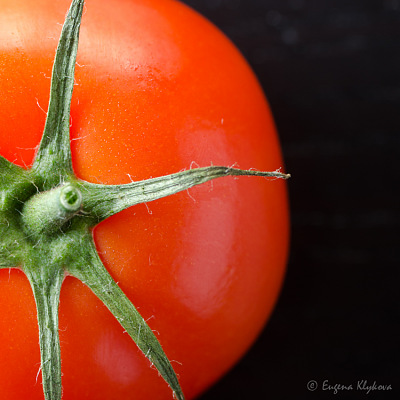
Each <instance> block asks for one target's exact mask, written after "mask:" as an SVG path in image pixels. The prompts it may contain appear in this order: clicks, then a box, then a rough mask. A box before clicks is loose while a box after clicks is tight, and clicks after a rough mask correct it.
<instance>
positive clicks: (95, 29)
mask: <svg viewBox="0 0 400 400" xmlns="http://www.w3.org/2000/svg"><path fill="white" fill-rule="evenodd" d="M68 6H69V1H68V0H59V1H56V2H54V1H51V0H40V1H37V2H30V1H28V0H24V1H23V0H19V1H15V0H14V1H11V0H1V1H0V10H1V11H0V26H3V27H5V28H4V29H3V30H1V31H0V46H1V47H0V74H1V76H2V79H1V80H0V90H1V93H2V94H3V95H2V96H1V97H0V120H1V121H2V128H1V131H0V153H1V154H2V155H3V156H5V157H6V158H8V159H9V160H10V161H13V162H15V163H17V164H19V165H22V166H24V165H26V166H29V165H30V164H31V163H32V160H33V157H34V149H35V147H36V146H37V145H38V143H39V141H40V138H41V135H42V130H43V126H44V121H45V112H44V111H43V110H45V109H46V107H47V102H48V92H49V84H50V79H49V77H50V74H51V66H52V62H53V57H54V51H55V48H56V45H57V39H58V36H59V33H60V30H61V23H62V22H63V19H64V16H65V12H66V10H67V9H68ZM79 46H80V47H79V52H78V65H77V67H76V86H75V89H74V97H73V102H72V105H71V137H72V156H73V164H74V170H75V173H76V174H77V176H78V177H80V178H82V179H85V180H88V181H92V182H102V183H108V184H111V183H126V182H129V181H130V180H131V179H134V180H139V179H145V178H149V177H151V176H153V177H155V176H159V175H165V174H169V173H172V172H177V171H179V170H181V169H184V168H186V169H187V168H190V167H196V166H207V165H211V164H213V165H235V164H236V165H238V166H239V167H241V168H257V169H260V170H275V169H277V168H279V167H281V166H282V164H283V163H282V158H281V153H280V148H279V143H278V140H277V135H276V132H275V127H274V123H273V120H272V117H271V113H270V111H269V107H268V104H267V102H266V100H265V98H264V95H263V93H262V90H261V88H260V86H259V84H258V82H257V80H256V78H255V77H254V75H253V73H252V72H251V70H250V69H249V67H248V65H247V63H246V62H245V61H244V60H243V58H242V56H241V55H240V54H239V53H238V51H237V50H236V49H235V48H234V46H233V45H232V44H231V43H230V42H229V41H228V40H227V39H226V38H225V37H224V36H223V35H222V34H221V33H220V32H219V31H218V30H217V29H216V28H214V27H213V26H212V25H211V24H210V23H209V22H207V21H206V20H205V19H204V18H202V17H200V16H199V15H198V14H196V13H195V12H193V11H191V10H190V9H189V8H187V7H186V6H184V5H182V4H180V3H178V2H175V1H166V0H114V1H113V2H110V1H107V0H96V2H94V1H91V0H88V1H87V4H86V11H85V14H84V17H83V20H82V28H81V40H80V45H79ZM94 236H95V240H96V245H97V247H98V250H99V254H100V256H101V258H102V260H103V262H104V264H105V265H106V267H107V268H108V269H109V270H110V272H111V273H112V275H113V277H114V278H115V280H116V281H117V282H118V283H119V284H120V286H121V288H122V289H123V290H124V292H125V293H126V294H127V295H128V297H129V298H130V299H131V300H132V302H133V303H134V304H135V306H136V307H137V308H138V309H139V311H140V312H141V314H142V315H143V316H144V318H145V319H149V321H148V323H149V325H150V327H151V328H152V329H154V330H155V331H157V332H158V333H159V335H158V338H159V340H160V342H161V344H162V346H163V348H164V350H165V352H166V354H167V355H168V357H169V358H170V359H171V360H172V364H173V366H174V368H175V370H176V372H177V374H178V376H179V377H180V381H181V384H182V388H183V391H184V393H185V395H186V397H187V398H193V397H195V396H196V395H198V394H199V393H201V392H202V391H204V390H205V389H206V388H207V387H208V386H210V385H211V384H212V383H213V382H214V381H215V380H217V379H218V378H219V377H220V376H221V375H222V374H223V373H224V372H226V371H227V369H229V368H230V367H231V366H232V365H233V363H234V362H235V361H237V359H238V358H239V357H240V356H241V355H242V354H243V353H244V352H245V351H246V349H247V348H248V347H249V346H250V345H251V343H252V342H253V340H254V339H255V337H256V336H257V334H258V333H259V331H260V330H261V329H262V327H263V325H264V323H265V321H266V320H267V318H268V316H269V314H270V312H271V310H272V308H273V305H274V303H275V301H276V298H277V295H278V292H279V289H280V286H281V282H282V278H283V274H284V268H285V263H286V257H287V247H288V207H287V194H286V186H285V184H284V182H282V181H268V182H267V181H265V180H264V179H260V178H240V179H233V178H224V179H219V180H217V181H215V182H212V183H208V184H205V185H203V186H200V187H196V188H193V189H190V190H189V191H188V192H183V193H179V194H176V195H174V196H171V197H168V198H165V199H161V200H157V201H155V202H152V203H149V204H148V207H146V206H144V205H138V206H135V207H132V208H130V209H128V210H126V211H124V212H122V213H120V214H118V215H116V216H113V217H111V218H109V219H108V220H106V221H104V222H103V223H101V224H100V225H99V226H98V227H96V228H95V230H94ZM0 286H1V288H0V304H1V307H2V314H3V315H5V316H7V317H6V318H2V319H0V332H1V333H0V335H1V336H0V343H1V344H0V352H1V354H2V357H1V360H0V376H1V377H2V379H1V382H2V383H0V398H5V399H9V400H14V399H18V400H19V399H21V398H29V399H32V400H36V399H43V393H42V388H41V385H40V377H39V378H37V373H38V370H39V362H40V357H39V347H38V333H37V323H36V312H35V306H34V301H33V296H32V295H31V293H30V288H29V285H28V282H27V281H26V279H25V278H24V276H23V275H22V273H21V272H20V271H14V270H13V271H11V272H9V271H8V270H7V271H5V270H0ZM60 340H61V351H62V370H63V388H64V391H63V398H64V399H65V400H77V399H91V400H110V399H127V400H129V399H149V398H152V399H164V398H165V399H170V398H171V392H170V389H169V388H168V387H167V385H166V384H165V382H164V381H163V380H162V379H161V378H160V377H159V376H158V374H157V371H155V370H154V369H152V368H150V367H149V362H148V361H147V360H146V359H145V357H144V356H143V355H142V354H141V353H140V351H139V350H138V349H137V347H136V345H135V344H134V343H133V342H132V340H131V339H130V338H129V336H128V335H127V334H124V333H123V329H122V328H121V327H120V325H119V324H118V322H117V321H116V320H115V319H114V318H113V316H112V315H111V314H110V313H109V312H108V310H107V309H106V308H105V307H104V306H103V305H102V304H101V302H100V301H99V300H97V298H96V297H95V296H94V295H93V294H92V293H91V292H90V291H89V290H88V289H86V287H85V286H84V285H83V284H82V283H80V282H78V281H76V280H75V279H72V278H69V277H67V278H66V281H65V283H64V286H63V289H62V292H61V305H60ZM10 360H11V361H10Z"/></svg>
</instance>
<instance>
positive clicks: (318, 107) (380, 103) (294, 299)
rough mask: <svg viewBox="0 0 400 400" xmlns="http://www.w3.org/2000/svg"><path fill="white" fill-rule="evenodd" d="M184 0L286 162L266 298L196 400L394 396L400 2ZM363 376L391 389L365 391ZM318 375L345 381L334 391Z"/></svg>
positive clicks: (397, 377) (399, 371)
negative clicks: (282, 267) (273, 292)
mask: <svg viewBox="0 0 400 400" xmlns="http://www.w3.org/2000/svg"><path fill="white" fill-rule="evenodd" d="M184 3H186V4H188V5H190V6H192V7H193V8H195V9H196V10H198V11H200V12H201V13H202V14H203V15H205V16H206V17H207V18H208V19H210V20H211V21H213V22H214V23H215V24H216V25H217V26H218V27H219V28H220V29H222V31H224V32H225V33H226V34H227V35H228V36H229V37H230V38H231V40H232V41H233V42H234V43H235V44H236V45H237V46H238V47H239V49H240V50H241V51H242V53H243V54H244V55H245V57H246V58H247V59H248V61H249V63H250V64H251V66H252V67H253V69H254V70H255V72H256V74H257V75H258V77H259V80H260V82H261V84H262V86H263V88H264V90H265V92H266V94H267V97H268V99H269V102H270V104H271V107H272V110H273V113H274V116H275V120H276V123H277V126H278V130H279V133H280V137H281V142H282V146H283V152H284V156H285V162H286V169H287V171H288V172H290V173H291V174H292V179H291V180H290V182H289V188H290V202H291V215H292V244H291V255H290V260H289V265H288V272H287V278H286V281H285V285H284V288H283V291H282V295H281V297H280V299H279V303H278V305H277V308H276V310H275V312H274V314H273V316H272V318H271V320H270V322H269V323H268V325H267V327H266V329H265V330H264V332H263V333H262V335H261V337H260V338H259V340H258V341H257V343H256V344H255V346H254V347H253V348H252V349H251V351H250V352H249V353H248V354H247V355H246V357H245V358H244V359H243V360H242V361H241V362H240V363H239V364H238V365H237V366H236V367H235V368H234V369H233V370H232V371H231V372H230V373H229V374H228V375H227V376H226V377H225V378H224V379H222V380H221V381H220V382H219V383H218V384H217V385H216V386H214V387H213V388H212V389H210V391H209V392H207V393H206V394H204V395H203V397H201V400H213V399H232V400H238V399H251V398H254V399H320V398H332V399H333V398H340V399H343V398H345V399H348V398H351V399H358V398H360V399H361V398H373V399H394V398H400V397H398V396H399V387H400V361H399V359H400V351H399V349H400V344H399V338H400V335H399V323H400V322H399V321H400V319H399V305H400V304H399V289H398V286H399V282H400V280H399V257H398V252H397V250H398V244H399V235H398V228H399V220H400V215H399V214H400V213H399V206H398V200H396V197H397V195H398V194H399V193H398V192H399V179H398V173H399V172H400V171H399V167H398V161H399V156H400V154H399V153H400V151H399V148H400V146H399V131H398V127H399V123H398V121H399V115H400V77H399V76H400V44H399V42H400V0H382V1H372V0H336V1H335V0H241V1H240V0H186V1H184ZM310 380H315V381H316V382H317V384H318V388H317V389H316V390H315V391H309V390H307V383H308V382H309V381H310ZM361 380H367V382H368V385H372V384H373V382H374V381H375V382H376V384H377V385H391V386H392V390H391V391H377V390H375V391H372V392H370V393H369V395H367V394H366V392H365V391H364V392H363V391H361V390H357V382H358V381H361ZM324 381H327V384H329V385H331V386H333V385H335V384H339V385H345V386H348V385H352V386H353V390H351V391H346V390H339V393H338V394H337V395H335V394H334V392H333V390H323V387H322V385H323V382H324ZM325 388H326V386H325ZM366 396H367V397H366Z"/></svg>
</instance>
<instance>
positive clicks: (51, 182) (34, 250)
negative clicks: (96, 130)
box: [0, 0, 289, 400]
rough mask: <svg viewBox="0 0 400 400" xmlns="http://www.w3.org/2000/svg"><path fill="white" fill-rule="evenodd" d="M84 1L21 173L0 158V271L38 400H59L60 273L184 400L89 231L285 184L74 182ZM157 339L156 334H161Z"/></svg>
mask: <svg viewBox="0 0 400 400" xmlns="http://www.w3.org/2000/svg"><path fill="white" fill-rule="evenodd" d="M83 3H84V1H83V0H73V1H72V4H71V7H70V10H69V12H68V14H67V17H66V20H65V23H64V26H63V29H62V33H61V37H60V41H59V45H58V49H57V53H56V57H55V62H54V67H53V74H52V80H51V93H50V102H49V108H48V114H47V119H46V125H45V128H44V133H43V137H42V140H41V143H40V145H39V148H38V151H37V154H36V157H35V160H34V163H33V166H32V168H31V169H28V170H25V169H23V168H20V167H18V166H16V165H14V164H12V163H11V162H9V161H7V160H6V159H5V158H3V157H2V156H0V268H13V267H18V268H21V269H22V270H23V271H24V272H25V274H26V275H27V277H28V279H29V281H30V283H31V286H32V290H33V294H34V297H35V301H36V305H37V315H38V325H39V337H40V350H41V371H42V380H43V390H44V398H45V399H46V400H59V399H61V393H62V383H61V352H60V343H59V336H58V307H59V296H60V290H61V285H62V283H63V280H64V277H65V276H66V275H72V276H74V277H76V278H78V279H80V280H81V281H82V282H84V283H85V284H86V285H87V286H88V287H89V288H90V289H91V290H92V291H93V292H94V293H95V294H96V295H97V296H98V297H99V299H100V300H101V301H102V302H103V303H104V304H105V305H106V306H107V307H108V309H109V310H110V311H111V312H112V314H113V315H114V316H115V318H116V319H117V320H118V321H119V322H120V324H121V325H122V326H123V327H124V329H125V330H126V332H127V333H128V334H129V335H130V336H131V338H132V339H133V340H134V341H135V343H136V344H137V346H138V347H139V348H140V349H141V350H142V352H143V353H144V354H145V356H146V357H147V358H148V359H149V360H150V361H151V363H152V364H153V365H154V366H155V367H156V369H157V370H158V372H159V373H160V375H161V376H162V377H163V378H164V380H165V381H166V382H167V383H168V385H169V386H170V387H171V389H172V391H173V393H174V395H175V396H176V398H177V399H184V396H183V393H182V390H181V387H180V385H179V382H178V379H177V377H176V374H175V372H174V370H173V368H172V366H171V364H170V362H169V360H168V357H167V356H166V354H165V353H164V351H163V349H162V347H161V345H160V343H159V341H158V339H157V338H156V337H155V336H154V334H153V332H152V330H151V329H150V327H149V326H148V325H147V323H146V322H145V321H144V319H143V318H142V317H141V315H140V314H139V313H138V311H137V310H136V308H135V307H134V305H133V304H132V303H131V302H130V300H129V299H128V298H127V297H126V295H125V294H124V293H123V292H122V290H121V289H120V288H119V286H118V285H117V283H116V282H115V281H114V280H113V278H112V277H111V275H110V274H109V273H108V271H107V270H106V268H105V267H104V265H103V264H102V262H101V260H100V258H99V256H98V254H97V251H96V248H95V245H94V242H93V237H92V233H91V231H92V228H93V227H94V226H95V225H96V224H98V223H99V222H101V221H103V220H104V219H106V218H108V217H110V216H112V215H114V214H116V213H118V212H119V211H122V210H124V209H126V208H128V207H131V206H133V205H135V204H139V203H146V202H149V201H152V200H156V199H159V198H162V197H165V196H169V195H171V194H174V193H177V192H180V191H183V190H186V189H188V188H190V187H193V186H195V185H199V184H202V183H204V182H207V181H209V180H211V179H216V178H219V177H225V176H239V175H252V176H263V177H272V178H283V179H286V178H288V177H289V175H285V174H282V173H280V172H259V171H243V170H239V169H235V168H228V167H218V166H217V167H207V168H197V169H190V170H187V171H183V172H180V173H176V174H171V175H167V176H163V177H159V178H154V179H149V180H144V181H140V182H132V183H130V184H126V185H99V184H93V183H89V182H85V181H82V180H80V179H78V178H77V177H76V176H75V175H74V173H73V168H72V162H71V150H70V137H69V124H70V122H69V121H70V103H71V97H72V89H73V81H74V68H75V62H76V53H77V49H78V38H79V28H80V23H81V16H82V9H83ZM161 334H162V333H161Z"/></svg>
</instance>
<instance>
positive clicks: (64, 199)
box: [22, 183, 82, 240]
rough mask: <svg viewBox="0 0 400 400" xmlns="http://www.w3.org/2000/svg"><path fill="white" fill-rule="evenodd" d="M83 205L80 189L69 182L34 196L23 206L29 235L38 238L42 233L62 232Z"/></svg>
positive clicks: (24, 219) (23, 216)
mask: <svg viewBox="0 0 400 400" xmlns="http://www.w3.org/2000/svg"><path fill="white" fill-rule="evenodd" d="M81 206H82V194H81V192H80V190H79V189H78V188H76V187H74V186H73V185H72V184H70V183H67V184H65V185H62V186H58V187H56V188H55V189H52V190H49V191H46V192H41V193H38V194H36V195H34V196H32V197H31V198H30V199H29V200H28V201H27V202H26V203H25V204H24V206H23V208H22V221H23V223H24V227H25V229H26V231H27V233H28V235H31V236H32V237H33V238H34V239H35V240H38V239H40V238H41V237H42V235H46V236H49V235H52V234H54V233H57V232H62V228H63V227H64V226H65V224H66V223H67V222H68V221H69V220H70V219H71V218H72V217H73V216H74V215H76V214H77V213H78V211H79V210H80V208H81Z"/></svg>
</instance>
